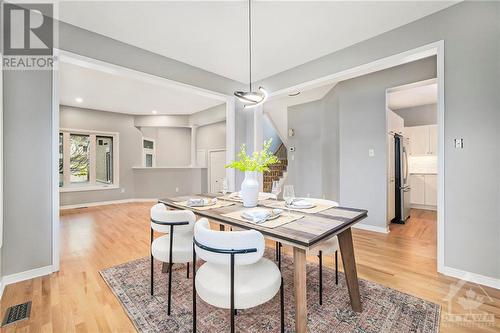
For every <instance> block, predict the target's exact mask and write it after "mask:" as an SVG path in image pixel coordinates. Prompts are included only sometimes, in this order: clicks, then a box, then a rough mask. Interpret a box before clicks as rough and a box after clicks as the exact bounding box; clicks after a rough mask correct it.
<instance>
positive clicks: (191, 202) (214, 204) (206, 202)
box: [176, 197, 234, 210]
mask: <svg viewBox="0 0 500 333" xmlns="http://www.w3.org/2000/svg"><path fill="white" fill-rule="evenodd" d="M176 204H177V205H179V206H184V207H188V208H193V209H196V210H209V209H214V208H221V207H227V206H231V205H234V202H230V201H224V200H219V199H218V198H207V197H195V198H189V199H187V200H185V201H178V202H176Z"/></svg>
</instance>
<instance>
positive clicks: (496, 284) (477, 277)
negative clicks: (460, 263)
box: [440, 266, 500, 289]
mask: <svg viewBox="0 0 500 333" xmlns="http://www.w3.org/2000/svg"><path fill="white" fill-rule="evenodd" d="M440 273H442V274H444V275H447V276H451V277H454V278H457V279H460V280H464V281H468V282H473V283H477V284H480V285H483V286H487V287H491V288H495V289H500V279H496V278H492V277H489V276H484V275H481V274H476V273H471V272H467V271H463V270H461V269H457V268H452V267H448V266H444V267H443V271H442V272H440Z"/></svg>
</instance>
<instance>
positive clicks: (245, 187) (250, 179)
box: [241, 171, 259, 207]
mask: <svg viewBox="0 0 500 333" xmlns="http://www.w3.org/2000/svg"><path fill="white" fill-rule="evenodd" d="M258 177H259V173H258V172H257V171H245V179H244V180H243V182H242V183H241V198H242V199H243V206H245V207H255V206H257V200H258V198H259V180H258V179H259V178H258Z"/></svg>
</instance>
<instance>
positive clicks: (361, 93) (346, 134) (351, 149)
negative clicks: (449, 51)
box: [333, 57, 436, 228]
mask: <svg viewBox="0 0 500 333" xmlns="http://www.w3.org/2000/svg"><path fill="white" fill-rule="evenodd" d="M435 60H436V59H435V57H432V58H427V59H423V60H420V61H417V62H413V63H409V64H406V65H402V66H398V67H394V68H390V69H387V70H384V71H380V72H376V73H373V74H369V75H365V76H361V77H358V78H354V79H351V80H347V81H343V82H340V83H339V84H337V85H336V86H335V87H334V88H333V89H334V90H336V93H337V94H338V99H339V110H340V113H339V129H340V139H339V143H340V146H339V147H340V148H339V153H340V154H339V156H340V157H339V161H340V203H341V204H342V205H344V206H347V207H363V208H365V209H368V212H369V214H368V218H367V219H366V220H364V221H363V223H364V224H368V225H373V226H377V227H380V228H385V226H386V224H387V222H386V221H387V134H386V133H387V124H386V109H385V108H386V94H385V91H386V89H388V88H391V87H395V86H400V85H403V84H408V83H412V82H417V81H422V80H426V79H431V78H434V77H436V61H435ZM369 149H374V150H375V156H374V157H369V156H368V150H369Z"/></svg>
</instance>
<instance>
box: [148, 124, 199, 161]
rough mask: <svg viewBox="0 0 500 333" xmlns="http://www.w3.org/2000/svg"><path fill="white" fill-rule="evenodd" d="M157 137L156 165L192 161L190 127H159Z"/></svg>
mask: <svg viewBox="0 0 500 333" xmlns="http://www.w3.org/2000/svg"><path fill="white" fill-rule="evenodd" d="M157 139H158V141H156V166H187V165H189V164H190V163H191V129H190V128H179V127H165V128H158V137H157ZM139 165H140V164H139Z"/></svg>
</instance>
